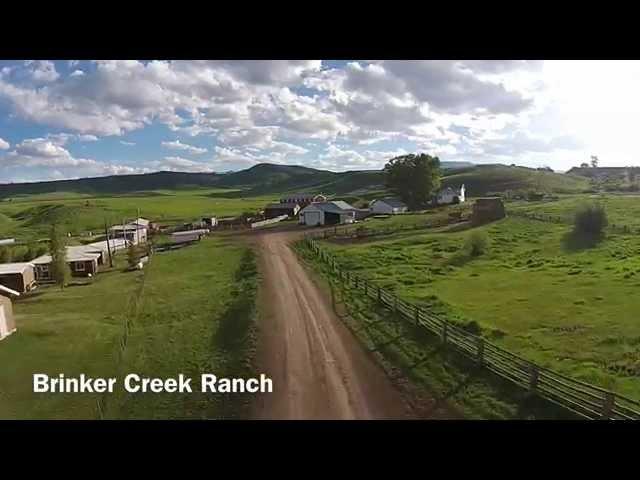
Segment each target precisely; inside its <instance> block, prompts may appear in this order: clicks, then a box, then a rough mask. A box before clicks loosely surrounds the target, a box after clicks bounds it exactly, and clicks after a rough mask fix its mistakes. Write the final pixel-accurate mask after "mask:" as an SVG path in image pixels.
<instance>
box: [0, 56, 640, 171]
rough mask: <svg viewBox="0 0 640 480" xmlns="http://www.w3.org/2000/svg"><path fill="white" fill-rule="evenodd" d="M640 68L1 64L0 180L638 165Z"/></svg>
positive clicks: (472, 63)
mask: <svg viewBox="0 0 640 480" xmlns="http://www.w3.org/2000/svg"><path fill="white" fill-rule="evenodd" d="M639 82H640V62H638V61H560V60H553V61H523V60H469V61H460V60H451V61H449V60H437V61H426V60H423V61H404V60H385V61H373V60H366V61H365V60H353V61H330V60H329V61H327V60H322V61H321V60H295V61H286V60H277V61H268V60H258V61H245V60H242V61H240V60H238V61H232V60H225V61H201V60H198V61H183V60H180V61H164V60H159V61H135V60H127V61H122V60H118V61H102V60H101V61H86V60H82V61H77V60H62V61H61V60H56V61H42V60H38V61H30V60H27V61H0V183H7V182H25V181H41V180H55V179H65V178H80V177H92V176H103V175H114V174H115V175H117V174H131V173H146V172H153V171H159V170H171V171H186V172H226V171H233V170H240V169H244V168H248V167H250V166H252V165H255V164H258V163H263V162H268V163H277V164H290V165H305V166H309V167H314V168H320V169H328V170H333V171H345V170H369V169H379V168H382V167H383V166H384V164H385V163H386V162H387V161H388V160H389V159H391V158H393V157H395V156H398V155H403V154H407V153H421V152H424V153H428V154H431V155H437V156H438V157H439V158H440V160H441V161H468V162H474V163H480V164H482V163H505V164H512V163H515V164H518V165H524V166H529V167H543V166H548V167H551V168H553V169H554V170H557V171H566V170H568V169H569V168H571V167H572V166H577V165H579V164H581V163H583V162H588V161H589V159H590V157H591V156H592V155H597V156H598V158H599V160H600V165H601V166H627V165H637V164H638V161H637V160H636V159H637V153H640V152H638V150H640V146H639V145H638V142H636V141H635V136H636V132H635V129H636V123H637V120H638V118H639V117H640V115H639V114H640V89H638V88H637V85H638V84H640V83H639Z"/></svg>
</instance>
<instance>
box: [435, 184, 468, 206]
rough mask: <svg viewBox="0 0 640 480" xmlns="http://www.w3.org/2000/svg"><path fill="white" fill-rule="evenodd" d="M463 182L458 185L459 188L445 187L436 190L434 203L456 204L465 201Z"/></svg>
mask: <svg viewBox="0 0 640 480" xmlns="http://www.w3.org/2000/svg"><path fill="white" fill-rule="evenodd" d="M464 191H465V188H464V184H462V185H460V187H459V188H454V187H446V188H443V189H442V190H440V191H439V192H438V194H437V195H436V203H437V204H438V205H446V204H451V203H453V204H456V203H463V202H464V201H465V198H464Z"/></svg>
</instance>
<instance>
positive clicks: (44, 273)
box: [39, 265, 51, 278]
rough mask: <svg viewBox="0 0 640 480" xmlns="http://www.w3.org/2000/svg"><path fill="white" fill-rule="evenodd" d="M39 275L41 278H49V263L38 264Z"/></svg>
mask: <svg viewBox="0 0 640 480" xmlns="http://www.w3.org/2000/svg"><path fill="white" fill-rule="evenodd" d="M39 270H40V277H41V278H50V277H51V272H50V271H49V265H40V269H39Z"/></svg>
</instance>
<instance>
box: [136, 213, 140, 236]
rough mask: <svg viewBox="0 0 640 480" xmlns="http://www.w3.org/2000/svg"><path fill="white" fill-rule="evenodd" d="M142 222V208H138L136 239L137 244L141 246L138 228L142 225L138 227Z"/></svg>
mask: <svg viewBox="0 0 640 480" xmlns="http://www.w3.org/2000/svg"><path fill="white" fill-rule="evenodd" d="M139 221H140V208H138V217H137V218H136V238H137V242H136V243H137V244H140V229H139V228H138V227H140V225H138V222H139Z"/></svg>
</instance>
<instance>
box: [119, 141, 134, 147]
mask: <svg viewBox="0 0 640 480" xmlns="http://www.w3.org/2000/svg"><path fill="white" fill-rule="evenodd" d="M120 143H121V144H122V145H125V146H127V147H133V146H134V145H135V144H136V142H125V141H124V140H120Z"/></svg>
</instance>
